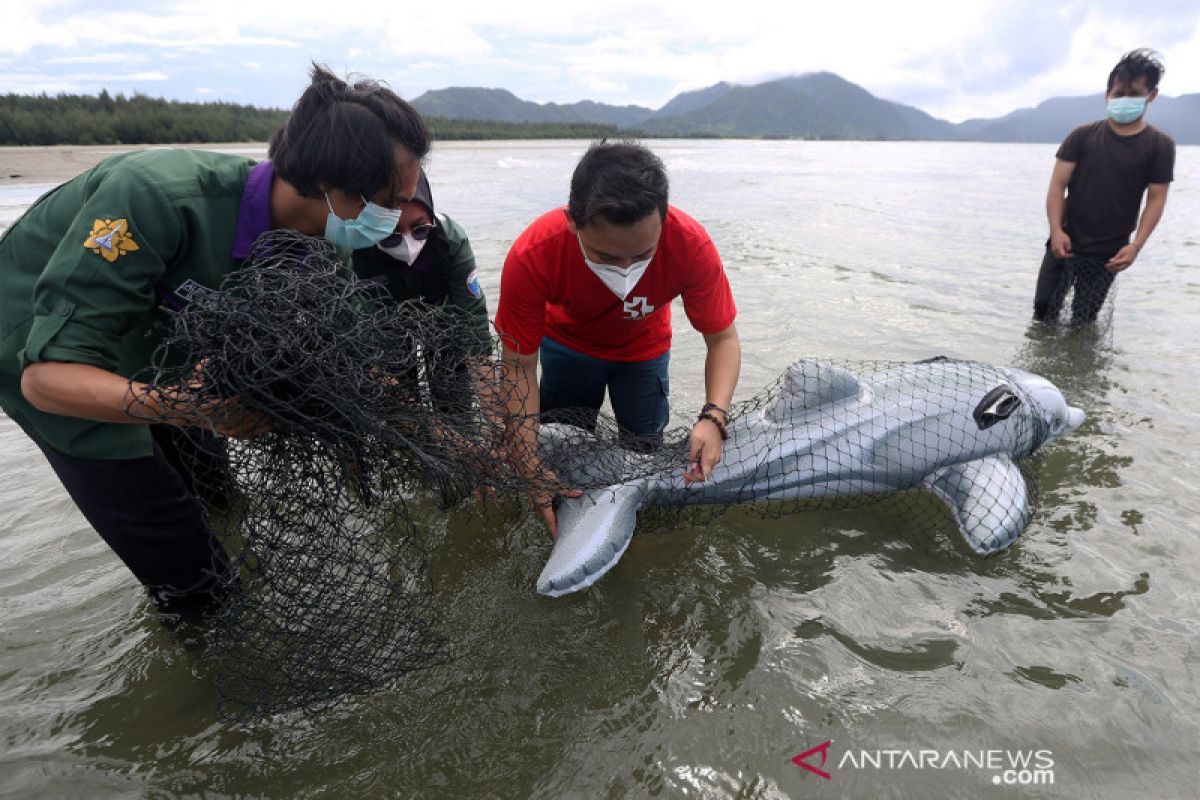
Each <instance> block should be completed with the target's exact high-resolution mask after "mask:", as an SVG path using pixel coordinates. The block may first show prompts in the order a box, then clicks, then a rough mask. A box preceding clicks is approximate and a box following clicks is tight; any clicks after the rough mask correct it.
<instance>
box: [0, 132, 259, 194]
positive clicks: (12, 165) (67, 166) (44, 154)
mask: <svg viewBox="0 0 1200 800" xmlns="http://www.w3.org/2000/svg"><path fill="white" fill-rule="evenodd" d="M172 146H173V147H174V146H176V145H172ZM178 146H179V147H191V148H199V149H202V150H216V151H220V152H226V153H245V154H247V155H251V156H265V154H266V151H267V145H266V142H233V143H228V144H195V145H178ZM162 147H164V145H122V144H105V145H90V146H76V145H61V146H56V147H0V186H8V185H13V184H21V183H61V182H63V181H65V180H67V179H68V178H73V177H75V176H76V175H78V174H79V173H81V172H83V171H84V170H87V169H90V168H92V167H93V166H95V165H96V164H97V163H98V162H99V161H101V160H103V159H104V158H106V157H108V156H111V155H113V154H114V153H124V152H128V151H130V150H147V149H152V148H162Z"/></svg>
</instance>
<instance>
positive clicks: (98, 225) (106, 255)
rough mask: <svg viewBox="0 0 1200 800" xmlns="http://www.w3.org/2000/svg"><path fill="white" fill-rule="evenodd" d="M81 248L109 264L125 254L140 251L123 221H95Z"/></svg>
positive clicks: (127, 225)
mask: <svg viewBox="0 0 1200 800" xmlns="http://www.w3.org/2000/svg"><path fill="white" fill-rule="evenodd" d="M83 246H84V247H86V248H87V249H88V250H91V251H92V252H93V253H95V254H96V255H98V256H101V257H102V258H103V259H104V260H105V261H107V262H108V263H110V264H111V263H112V262H114V261H116V260H117V259H118V258H120V257H121V256H123V255H125V254H126V253H132V252H134V251H135V250H140V249H141V248H139V247H138V246H137V242H135V241H134V240H133V234H131V233H130V232H129V223H128V222H126V221H125V220H124V219H98V220H96V221H95V222H93V223H92V232H91V233H90V234H88V238H87V240H86V241H84V243H83Z"/></svg>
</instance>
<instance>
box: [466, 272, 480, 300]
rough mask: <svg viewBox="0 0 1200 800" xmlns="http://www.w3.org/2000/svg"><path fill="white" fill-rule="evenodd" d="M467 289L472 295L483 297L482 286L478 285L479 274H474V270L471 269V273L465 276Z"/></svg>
mask: <svg viewBox="0 0 1200 800" xmlns="http://www.w3.org/2000/svg"><path fill="white" fill-rule="evenodd" d="M467 291H468V292H470V293H471V296H472V297H483V287H482V286H480V285H479V276H478V275H476V274H475V270H471V274H470V275H468V276H467Z"/></svg>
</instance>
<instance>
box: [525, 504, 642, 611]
mask: <svg viewBox="0 0 1200 800" xmlns="http://www.w3.org/2000/svg"><path fill="white" fill-rule="evenodd" d="M643 497H645V489H643V488H642V487H640V486H628V485H626V486H617V487H614V488H608V489H598V490H593V491H590V492H586V493H585V494H584V495H583V496H582V497H574V498H567V499H566V500H564V501H563V503H562V505H560V506H559V507H558V538H557V539H555V541H554V549H553V550H552V551H551V552H550V559H549V560H548V561H547V562H546V566H545V567H543V568H542V574H541V575H539V576H538V580H537V590H538V592H539V593H540V594H545V595H550V596H551V597H559V596H561V595H564V594H570V593H571V592H577V591H579V590H580V589H586V588H587V587H589V586H591V585H592V584H593V583H595V582H596V581H597V580H598V579H599V578H600V577H601V576H602V575H604V574H605V573H606V572H608V571H609V570H610V569H612V568H613V567H614V566H616V563H617V561H619V560H620V558H621V556H622V555H623V554H624V553H625V548H627V547H629V540H630V539H632V538H633V526H634V523H635V522H637V510H638V506H640V505H641V502H642V498H643Z"/></svg>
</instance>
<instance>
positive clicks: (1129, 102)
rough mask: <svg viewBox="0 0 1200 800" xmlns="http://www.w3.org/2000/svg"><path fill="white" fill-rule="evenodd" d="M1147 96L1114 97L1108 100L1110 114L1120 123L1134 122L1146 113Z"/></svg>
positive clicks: (1113, 119) (1114, 120)
mask: <svg viewBox="0 0 1200 800" xmlns="http://www.w3.org/2000/svg"><path fill="white" fill-rule="evenodd" d="M1147 99H1148V98H1145V97H1114V98H1113V99H1112V100H1109V101H1108V116H1109V117H1110V118H1111V119H1112V121H1113V122H1115V123H1117V124H1118V125H1127V124H1129V123H1130V122H1134V121H1135V120H1137V119H1138V117H1140V116H1142V114H1145V113H1146V101H1147Z"/></svg>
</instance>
